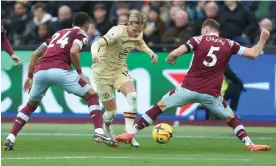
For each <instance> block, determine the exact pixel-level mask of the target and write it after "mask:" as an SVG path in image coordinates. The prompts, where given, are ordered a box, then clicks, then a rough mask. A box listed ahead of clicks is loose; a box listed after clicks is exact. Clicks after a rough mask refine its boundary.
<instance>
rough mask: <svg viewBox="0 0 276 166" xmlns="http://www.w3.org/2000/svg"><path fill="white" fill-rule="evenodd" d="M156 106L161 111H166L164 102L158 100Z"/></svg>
mask: <svg viewBox="0 0 276 166" xmlns="http://www.w3.org/2000/svg"><path fill="white" fill-rule="evenodd" d="M157 106H158V107H159V108H160V109H161V110H162V111H166V110H167V109H168V107H167V106H166V105H165V103H164V101H162V100H160V101H159V102H158V103H157Z"/></svg>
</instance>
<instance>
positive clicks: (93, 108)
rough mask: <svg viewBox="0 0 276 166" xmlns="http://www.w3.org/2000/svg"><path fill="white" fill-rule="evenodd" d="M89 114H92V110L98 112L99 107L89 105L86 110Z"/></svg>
mask: <svg viewBox="0 0 276 166" xmlns="http://www.w3.org/2000/svg"><path fill="white" fill-rule="evenodd" d="M88 110H89V112H92V111H94V110H100V106H99V105H91V106H90V107H89V108H88Z"/></svg>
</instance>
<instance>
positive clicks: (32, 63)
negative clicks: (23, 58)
mask: <svg viewBox="0 0 276 166" xmlns="http://www.w3.org/2000/svg"><path fill="white" fill-rule="evenodd" d="M46 49H47V44H46V43H43V44H41V45H40V46H39V47H38V48H37V49H36V50H35V51H34V53H33V55H32V58H31V61H30V63H29V69H28V72H29V74H28V77H30V78H32V77H33V72H34V66H35V64H36V61H37V60H38V58H39V57H41V55H42V54H43V53H44V52H45V50H46Z"/></svg>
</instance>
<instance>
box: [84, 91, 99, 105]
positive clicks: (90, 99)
mask: <svg viewBox="0 0 276 166" xmlns="http://www.w3.org/2000/svg"><path fill="white" fill-rule="evenodd" d="M85 100H86V101H87V103H88V105H99V96H98V94H97V93H94V94H88V95H87V98H86V99H85Z"/></svg>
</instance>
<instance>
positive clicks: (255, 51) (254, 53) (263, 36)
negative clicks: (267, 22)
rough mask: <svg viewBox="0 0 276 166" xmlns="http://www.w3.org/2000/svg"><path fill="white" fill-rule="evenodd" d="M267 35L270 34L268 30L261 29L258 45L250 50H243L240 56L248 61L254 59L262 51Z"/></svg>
mask: <svg viewBox="0 0 276 166" xmlns="http://www.w3.org/2000/svg"><path fill="white" fill-rule="evenodd" d="M269 35H270V33H269V31H268V30H266V29H262V32H261V34H260V39H259V41H258V43H257V44H256V45H255V46H253V47H251V48H245V50H244V52H243V53H242V55H243V56H245V57H247V58H249V59H256V58H257V57H258V56H259V55H260V53H261V52H262V50H263V48H264V46H265V43H266V41H267V40H268V38H269Z"/></svg>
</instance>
